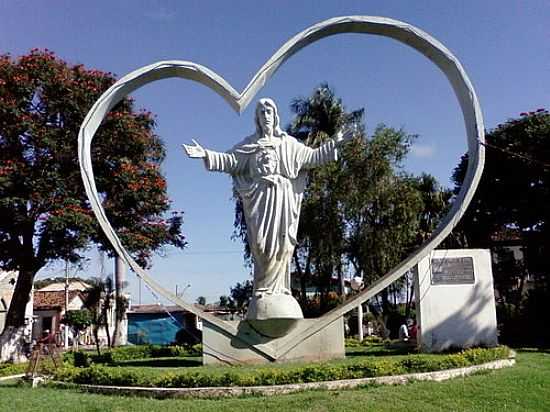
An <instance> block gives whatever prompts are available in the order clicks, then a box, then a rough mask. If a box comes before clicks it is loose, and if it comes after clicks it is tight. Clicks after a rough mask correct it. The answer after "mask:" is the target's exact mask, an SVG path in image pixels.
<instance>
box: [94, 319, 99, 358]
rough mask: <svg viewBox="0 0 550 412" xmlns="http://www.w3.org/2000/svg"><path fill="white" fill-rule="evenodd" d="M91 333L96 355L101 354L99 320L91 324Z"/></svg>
mask: <svg viewBox="0 0 550 412" xmlns="http://www.w3.org/2000/svg"><path fill="white" fill-rule="evenodd" d="M93 334H94V339H95V347H96V349H97V354H98V356H101V349H100V348H99V346H100V345H99V321H98V322H97V324H96V325H94V326H93Z"/></svg>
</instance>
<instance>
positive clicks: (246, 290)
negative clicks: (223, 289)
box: [230, 280, 254, 312]
mask: <svg viewBox="0 0 550 412" xmlns="http://www.w3.org/2000/svg"><path fill="white" fill-rule="evenodd" d="M253 286H254V285H253V284H252V281H251V280H245V281H244V282H237V283H236V284H235V286H233V287H232V288H231V291H230V295H231V301H232V303H233V304H232V307H234V308H235V309H236V310H237V311H240V312H244V311H246V308H247V307H248V302H249V300H250V298H251V297H252V290H253Z"/></svg>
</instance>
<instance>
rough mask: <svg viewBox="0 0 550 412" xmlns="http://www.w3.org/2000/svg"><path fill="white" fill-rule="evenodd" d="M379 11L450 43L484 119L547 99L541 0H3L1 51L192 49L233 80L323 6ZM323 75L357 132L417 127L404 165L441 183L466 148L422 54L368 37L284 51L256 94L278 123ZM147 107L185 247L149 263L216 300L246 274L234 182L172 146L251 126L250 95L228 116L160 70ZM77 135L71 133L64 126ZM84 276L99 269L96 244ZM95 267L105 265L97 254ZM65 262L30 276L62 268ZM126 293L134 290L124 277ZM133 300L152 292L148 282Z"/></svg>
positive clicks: (150, 54) (545, 8)
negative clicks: (356, 113)
mask: <svg viewBox="0 0 550 412" xmlns="http://www.w3.org/2000/svg"><path fill="white" fill-rule="evenodd" d="M344 15H373V16H386V17H391V18H394V19H397V20H403V21H406V22H408V23H411V24H413V25H415V26H417V27H419V28H421V29H422V30H424V31H426V32H428V33H429V34H431V35H432V36H434V37H435V38H436V39H438V40H439V41H440V42H442V43H443V44H444V45H445V46H447V47H448V48H449V49H450V50H451V51H452V52H453V53H454V54H455V55H456V56H457V57H458V58H459V60H460V61H461V63H462V64H463V66H464V68H465V69H466V71H467V73H468V75H469V76H470V79H471V80H472V82H473V84H474V87H475V89H476V91H477V94H478V97H479V99H480V102H481V106H482V110H483V114H484V118H485V124H486V127H487V128H488V129H491V128H493V127H495V126H496V125H497V124H499V123H502V122H503V121H505V120H507V119H508V118H511V117H517V116H518V115H519V113H520V112H524V111H530V110H536V109H537V108H540V107H546V108H548V107H549V106H550V105H549V104H548V103H549V98H550V82H549V74H550V47H549V44H550V24H549V22H550V2H549V1H548V0H539V1H536V0H533V1H515V0H509V1H506V2H503V1H494V0H490V1H479V0H477V1H476V0H463V1H460V2H459V1H452V2H451V1H420V0H419V1H406V0H403V1H392V0H384V1H374V0H373V1H286V0H285V1H277V2H270V3H265V4H264V3H261V2H257V1H255V2H253V1H226V2H221V1H219V2H218V1H216V2H214V1H211V2H206V1H118V2H109V1H94V2H74V1H56V2H45V1H24V2H23V1H8V0H0V53H8V52H9V53H11V54H12V55H13V56H18V55H21V54H25V53H27V52H28V51H29V50H30V49H31V48H33V47H39V48H48V49H51V50H53V51H54V52H55V53H56V54H57V55H58V56H60V57H61V58H63V59H65V60H67V61H68V62H70V63H74V64H76V63H82V64H84V65H85V66H86V67H89V68H98V69H101V70H105V71H111V72H114V73H116V74H117V75H118V76H123V75H125V74H127V73H128V72H130V71H132V70H135V69H137V68H139V67H141V66H144V65H147V64H150V63H153V62H155V61H159V60H168V59H170V60H172V59H180V60H190V61H194V62H196V63H200V64H203V65H205V66H207V67H209V68H210V69H212V70H214V71H216V72H217V73H218V74H220V75H222V76H223V77H224V78H225V79H226V80H227V81H228V82H230V83H231V84H232V85H233V87H234V88H236V89H237V90H241V89H242V88H244V86H246V84H247V83H248V81H249V80H250V78H251V77H252V76H253V75H254V73H255V72H256V70H257V69H258V68H259V67H260V66H261V65H262V64H263V63H264V62H265V61H266V60H267V59H269V57H271V55H272V54H273V53H274V52H275V51H276V50H277V49H278V48H279V47H280V46H281V45H282V44H283V43H284V42H285V41H286V40H288V39H289V38H290V37H292V36H293V35H294V34H296V33H297V32H299V31H301V30H303V29H305V28H306V27H308V26H310V25H312V24H314V23H317V22H319V21H322V20H325V19H327V18H330V17H335V16H344ZM322 81H328V82H329V84H331V85H332V86H333V87H334V88H335V89H336V92H337V94H338V95H339V96H341V97H342V99H343V101H344V103H345V104H346V106H347V107H348V108H349V109H355V108H360V107H365V108H366V123H367V130H368V131H369V132H372V130H373V129H374V127H375V126H376V125H377V124H379V123H385V124H387V125H389V126H393V127H403V128H404V129H405V130H406V131H407V132H409V133H412V134H417V135H418V136H419V137H418V139H417V141H416V144H415V146H414V147H413V149H412V152H411V154H410V156H409V160H408V161H407V165H406V170H407V171H409V172H412V173H416V174H418V173H420V172H428V173H431V174H433V175H435V176H436V177H437V178H438V180H439V181H440V183H442V184H443V185H447V186H448V185H449V184H450V183H449V177H450V175H451V173H452V169H453V168H454V167H455V166H456V164H457V163H458V160H459V158H460V156H461V155H462V153H463V152H464V151H465V150H466V144H465V141H466V138H465V134H464V126H463V124H462V116H461V113H460V110H459V108H458V104H457V102H456V100H455V98H454V95H453V93H452V91H451V88H450V86H449V85H448V84H447V82H446V80H445V78H444V76H443V74H442V73H440V72H439V71H438V69H436V68H435V67H434V66H433V65H432V64H431V63H429V61H428V60H427V59H426V58H425V57H423V56H421V55H420V54H418V53H417V52H415V51H413V50H412V49H409V48H407V47H406V46H403V45H401V44H398V43H397V42H395V41H393V40H389V39H385V38H381V37H376V36H364V35H340V36H335V37H332V38H328V39H324V40H323V41H321V42H318V43H315V44H314V45H312V46H310V47H308V48H306V49H304V50H303V51H301V52H300V53H299V54H297V55H296V56H294V57H293V58H291V59H290V60H289V61H288V62H287V63H286V64H285V65H284V66H283V67H282V68H281V69H280V70H279V71H278V72H277V73H276V75H275V76H274V77H273V78H272V79H271V80H270V81H269V83H268V84H267V85H266V87H265V88H264V89H263V90H262V91H261V92H260V93H259V95H258V96H257V97H263V96H266V97H272V98H274V99H275V100H276V101H277V102H278V104H279V108H280V112H281V117H282V120H283V123H285V124H286V123H287V122H289V121H290V112H289V109H288V105H289V102H290V101H291V99H292V98H294V97H297V96H307V95H309V94H310V93H311V91H312V90H313V88H314V87H316V86H317V85H318V84H319V83H320V82H322ZM134 97H135V98H136V100H137V105H138V107H143V108H146V109H148V110H151V111H152V112H153V113H155V114H156V115H157V121H158V127H157V133H158V134H159V135H160V136H161V137H162V138H163V139H164V141H165V143H166V147H167V150H168V157H167V160H166V162H165V164H164V166H163V169H164V172H165V173H166V176H167V179H168V185H169V186H168V188H169V192H170V196H171V198H172V199H173V201H174V208H175V209H178V210H183V211H184V212H185V224H184V232H185V234H186V236H187V239H188V241H189V248H187V249H186V250H185V251H178V250H167V254H166V256H165V257H163V258H157V259H155V261H154V264H153V268H152V270H151V273H152V274H153V275H154V276H155V277H156V278H157V279H158V280H159V281H160V282H161V283H162V284H163V285H164V286H166V287H168V288H171V289H172V290H173V289H174V288H175V285H176V284H177V285H179V288H180V290H181V288H183V287H185V286H186V285H188V284H189V285H190V287H189V288H187V290H186V292H185V296H186V297H187V298H188V299H189V300H194V299H195V298H196V297H197V296H199V295H203V296H206V298H207V300H208V301H215V300H216V299H217V298H218V297H219V296H220V295H221V294H227V293H228V291H229V287H230V286H231V285H233V284H234V283H235V282H237V281H242V280H245V279H247V278H248V276H249V270H248V269H246V268H244V267H243V263H242V254H241V245H240V244H239V243H236V242H233V241H231V240H230V235H231V233H232V230H233V226H232V225H233V203H232V201H231V181H230V178H229V177H228V176H224V175H220V174H213V173H208V172H206V170H205V169H204V167H203V165H202V163H201V162H200V161H192V160H190V159H187V158H186V157H185V156H184V155H183V153H182V151H181V148H180V145H181V143H184V142H189V141H190V140H191V138H196V139H197V140H198V141H199V142H200V143H201V144H203V145H204V146H205V147H208V148H212V149H215V150H225V149H227V148H229V147H231V146H232V145H233V144H234V143H236V142H237V141H239V140H240V139H242V137H244V136H246V135H247V134H249V133H250V132H251V131H252V130H253V123H252V110H251V109H250V108H252V107H253V106H254V105H251V106H250V108H249V109H247V110H246V111H245V112H244V113H243V114H242V115H241V116H238V115H236V114H235V113H234V112H233V111H232V110H231V109H230V108H229V107H228V105H227V104H226V103H225V102H224V101H223V100H222V99H221V98H220V97H219V96H217V95H215V94H214V93H213V92H211V91H210V90H209V89H207V88H205V87H201V86H199V85H197V84H194V83H192V82H186V81H182V80H181V79H174V80H164V81H162V82H157V83H154V84H152V85H148V86H146V87H145V88H143V89H141V90H139V91H137V92H136V93H135V94H134ZM75 138H76V136H75ZM90 257H91V263H90V264H89V265H88V266H87V268H86V270H84V271H83V272H81V273H80V274H81V275H84V276H86V275H97V274H99V273H100V269H99V265H98V258H97V253H96V252H94V251H91V252H90ZM105 265H106V269H105V271H104V272H105V273H110V272H111V266H112V264H111V262H106V263H105ZM62 267H63V266H62V265H61V264H59V265H57V264H54V265H51V266H50V267H48V268H46V269H44V270H43V271H42V272H41V276H47V275H51V274H57V273H61V272H62ZM128 277H129V280H130V286H129V291H130V292H131V293H132V295H133V301H134V302H137V300H138V292H137V291H138V287H137V281H136V278H135V276H133V275H132V274H129V276H128ZM142 301H143V302H151V301H153V298H152V297H151V295H150V294H149V292H147V291H146V290H145V289H143V290H142Z"/></svg>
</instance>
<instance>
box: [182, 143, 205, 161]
mask: <svg viewBox="0 0 550 412" xmlns="http://www.w3.org/2000/svg"><path fill="white" fill-rule="evenodd" d="M191 141H192V142H193V145H190V144H182V146H183V150H185V153H187V156H189V157H191V158H193V159H202V158H205V157H206V150H204V148H203V147H202V146H201V145H200V144H198V143H197V142H196V141H195V140H194V139H191Z"/></svg>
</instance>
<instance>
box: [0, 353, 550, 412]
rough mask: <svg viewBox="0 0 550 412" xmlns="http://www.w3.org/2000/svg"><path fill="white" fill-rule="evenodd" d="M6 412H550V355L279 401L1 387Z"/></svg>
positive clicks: (285, 397) (279, 398)
mask: <svg viewBox="0 0 550 412" xmlns="http://www.w3.org/2000/svg"><path fill="white" fill-rule="evenodd" d="M0 409H2V410H6V411H18V412H25V411H49V412H54V411H101V412H104V411H146V412H154V411H162V412H167V411H201V412H204V411H216V412H220V411H256V410H258V411H278V412H280V411H407V412H411V411H421V412H427V411H550V352H548V351H546V352H545V351H526V350H524V351H519V352H518V356H517V365H516V366H515V367H513V368H506V369H502V370H497V371H487V372H483V373H480V374H477V375H475V376H470V377H466V378H460V379H453V380H450V381H445V382H440V383H436V382H415V383H411V384H407V385H403V386H368V387H364V388H361V389H350V390H342V391H334V392H325V391H306V392H301V393H297V394H292V395H280V396H273V397H243V398H232V399H219V400H216V399H212V400H155V399H144V398H126V397H116V396H105V395H92V394H86V393H79V392H77V391H74V390H62V389H53V388H38V389H31V388H29V387H28V385H16V384H4V385H1V386H0Z"/></svg>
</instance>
